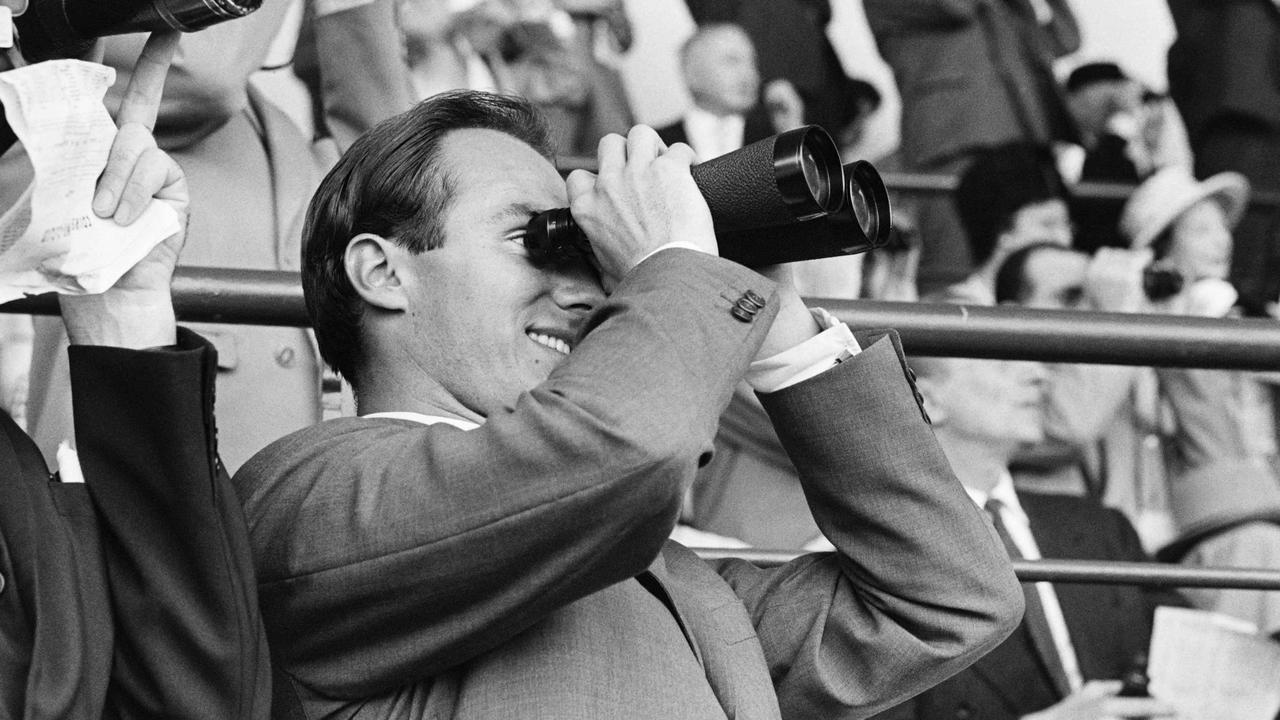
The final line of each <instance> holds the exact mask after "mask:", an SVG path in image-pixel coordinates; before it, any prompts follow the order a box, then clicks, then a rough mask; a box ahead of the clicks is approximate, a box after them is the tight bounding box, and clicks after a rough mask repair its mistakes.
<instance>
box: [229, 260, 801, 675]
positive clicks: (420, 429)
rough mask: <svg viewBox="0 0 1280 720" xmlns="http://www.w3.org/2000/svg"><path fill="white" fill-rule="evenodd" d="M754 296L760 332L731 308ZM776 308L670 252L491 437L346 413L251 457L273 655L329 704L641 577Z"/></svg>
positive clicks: (627, 283) (454, 658) (252, 508)
mask: <svg viewBox="0 0 1280 720" xmlns="http://www.w3.org/2000/svg"><path fill="white" fill-rule="evenodd" d="M747 289H751V290H753V291H755V292H757V293H758V294H760V295H761V296H762V297H764V298H766V299H767V303H766V307H765V308H764V309H761V310H760V311H759V313H758V314H757V315H756V316H755V319H754V321H753V322H742V321H740V320H739V319H735V317H734V316H733V315H732V314H731V312H730V310H731V308H733V307H734V303H735V302H736V301H737V299H738V298H739V297H741V296H742V295H743V293H744V292H745V291H746V290H747ZM776 304H777V302H776V293H775V292H774V290H773V286H772V284H771V283H770V282H769V281H768V280H766V279H764V278H763V277H761V276H759V275H757V274H756V273H754V272H751V271H749V270H747V269H746V268H743V267H741V266H738V265H735V264H733V263H730V262H727V261H724V260H721V259H718V258H713V257H709V256H707V255H703V254H701V253H697V252H693V251H688V250H664V251H662V252H660V253H658V254H656V255H654V256H653V257H651V258H649V259H647V260H645V261H644V262H643V263H641V264H640V265H639V266H638V267H636V268H635V269H634V270H632V271H631V273H629V274H628V276H627V277H626V278H625V279H624V280H623V282H622V283H621V284H620V285H619V287H618V288H617V289H616V290H615V291H614V292H613V294H612V295H611V296H610V298H609V300H608V302H607V303H606V304H605V305H604V306H603V307H601V308H599V309H597V310H596V312H595V313H594V314H593V315H592V317H591V321H590V324H589V327H588V328H587V329H586V331H585V334H584V336H583V337H582V338H581V341H580V342H579V344H578V345H577V346H576V347H575V348H574V350H573V354H572V355H570V357H569V358H568V359H567V360H566V361H565V362H564V363H563V364H561V365H560V366H559V367H557V368H556V369H555V371H554V372H552V373H551V375H550V377H549V378H548V379H547V380H546V381H545V382H544V383H542V384H541V385H539V386H537V387H535V388H533V389H532V390H531V391H529V392H526V393H522V394H521V395H520V396H519V398H518V399H515V398H513V403H512V405H511V406H510V407H508V408H505V409H504V410H503V411H501V412H498V413H494V414H491V415H490V416H489V417H488V419H487V421H486V422H485V424H484V425H483V426H481V427H480V428H477V429H475V430H470V431H461V430H458V429H456V428H451V427H447V426H442V425H433V426H424V425H419V424H416V423H408V424H406V423H404V422H403V421H391V420H371V419H363V418H360V419H344V420H338V421H333V422H331V423H325V424H322V425H321V426H319V427H317V428H313V429H311V430H309V431H303V432H302V433H300V434H298V435H295V436H292V437H290V438H286V439H284V440H283V441H281V442H279V443H276V444H274V445H273V446H271V447H269V448H268V449H267V450H265V451H263V452H262V453H260V454H259V455H258V456H257V457H255V458H254V459H252V460H250V461H249V463H247V464H246V465H245V466H244V468H242V469H241V470H240V471H239V472H238V473H237V475H236V483H237V485H238V487H239V489H240V490H241V491H242V493H244V494H246V495H247V498H246V505H247V507H248V510H249V516H250V522H251V527H252V535H253V542H254V544H255V551H256V557H257V560H258V563H259V565H258V571H259V575H260V578H261V586H260V594H261V597H262V603H263V608H264V611H263V613H264V619H265V620H266V623H267V627H268V632H269V634H270V638H271V643H272V652H273V655H274V657H275V658H276V659H277V660H278V661H280V662H282V663H283V664H284V665H285V666H286V667H287V669H288V671H289V673H290V674H291V675H292V676H293V677H294V678H295V679H296V680H297V681H298V682H300V683H302V684H304V685H306V686H307V687H309V688H311V689H313V690H315V691H316V692H321V693H324V694H326V695H328V696H330V697H338V698H352V697H362V696H366V695H369V694H374V693H378V692H385V691H387V690H389V689H392V688H395V687H399V686H401V685H404V684H405V683H407V682H410V681H416V680H420V679H421V678H424V677H430V676H432V675H436V674H438V673H440V672H442V671H444V670H447V669H449V668H451V667H454V666H457V665H459V664H461V663H463V662H466V661H467V660H469V659H471V658H473V657H475V656H477V655H479V654H481V653H483V652H486V651H489V650H491V649H493V648H496V647H498V646H500V645H501V644H503V643H505V642H507V641H508V640H510V639H511V638H512V637H514V636H515V635H517V634H518V633H520V632H522V631H523V630H525V629H527V628H528V627H529V626H530V625H532V624H533V623H535V622H537V621H539V620H541V619H542V618H544V617H546V616H547V615H549V614H550V613H552V612H554V611H555V610H558V609H559V608H561V607H563V606H565V605H567V604H569V603H571V602H574V601H575V600H578V599H579V598H582V597H584V596H586V595H588V594H590V593H593V592H596V591H598V590H600V589H603V588H605V587H607V586H609V585H612V584H614V583H617V582H620V581H622V580H625V579H628V578H630V577H633V576H634V575H636V574H637V573H639V572H641V571H643V570H644V569H645V568H647V567H648V566H649V564H650V563H651V562H652V561H653V560H654V558H655V557H656V556H657V554H658V552H659V551H660V549H661V547H662V545H663V543H664V542H665V540H666V537H667V535H668V534H669V533H670V532H671V529H672V527H673V526H674V524H675V520H676V516H677V513H678V510H679V505H680V501H681V498H682V496H683V491H684V489H685V488H687V487H688V485H689V483H690V482H692V479H693V475H694V471H695V469H696V467H697V465H698V464H699V462H700V460H701V458H702V456H703V455H704V454H706V453H707V452H709V450H710V447H711V439H712V437H713V435H714V433H715V428H716V424H717V420H718V418H719V415H720V413H721V412H722V411H723V409H724V407H725V405H727V403H728V399H729V395H730V392H731V391H732V388H733V384H734V382H735V381H736V380H737V379H738V378H740V377H741V375H742V373H743V372H744V371H745V370H746V367H747V364H748V363H749V362H750V360H751V358H752V357H753V356H754V354H755V351H756V349H757V348H758V347H759V345H760V342H761V341H762V340H763V338H764V334H765V333H766V332H767V329H768V327H769V324H770V322H771V320H772V317H773V314H774V313H776V307H775V306H776ZM353 668H358V669H359V671H358V672H356V671H353Z"/></svg>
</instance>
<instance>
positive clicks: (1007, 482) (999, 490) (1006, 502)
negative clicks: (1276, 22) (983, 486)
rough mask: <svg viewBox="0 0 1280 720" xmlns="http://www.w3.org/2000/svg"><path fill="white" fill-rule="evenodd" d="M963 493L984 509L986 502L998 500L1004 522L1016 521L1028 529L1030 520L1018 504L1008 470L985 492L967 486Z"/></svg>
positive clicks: (1020, 504) (1011, 477)
mask: <svg viewBox="0 0 1280 720" xmlns="http://www.w3.org/2000/svg"><path fill="white" fill-rule="evenodd" d="M964 491H965V492H966V493H969V497H970V498H971V499H972V500H973V502H975V503H976V504H977V505H978V507H986V505H987V501H988V500H992V499H994V500H999V501H1000V504H1001V505H1003V508H1002V512H1003V513H1005V522H1006V523H1008V521H1009V520H1016V521H1017V522H1018V523H1019V524H1021V525H1023V526H1024V527H1030V525H1031V520H1030V519H1029V518H1028V517H1027V513H1026V511H1025V510H1023V509H1022V503H1020V502H1018V493H1017V491H1016V490H1015V489H1014V487H1013V476H1012V475H1010V474H1009V471H1008V470H1005V471H1004V472H1002V473H1000V479H999V480H998V481H996V484H995V487H993V488H991V490H989V491H987V492H983V491H981V490H974V489H973V488H970V487H968V486H966V487H965V489H964Z"/></svg>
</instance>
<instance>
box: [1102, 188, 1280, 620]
mask: <svg viewBox="0 0 1280 720" xmlns="http://www.w3.org/2000/svg"><path fill="white" fill-rule="evenodd" d="M1248 201H1249V183H1248V181H1247V180H1246V179H1245V178H1244V176H1243V175H1240V174H1238V173H1232V172H1224V173H1220V174H1218V175H1214V176H1212V177H1209V178H1207V179H1205V180H1196V179H1195V178H1193V177H1192V176H1191V174H1190V173H1189V172H1188V171H1187V170H1185V169H1183V168H1166V169H1165V170H1161V171H1160V172H1158V173H1156V174H1155V175H1153V176H1152V177H1151V178H1149V179H1148V180H1147V181H1146V182H1144V183H1143V184H1142V185H1141V186H1139V187H1138V188H1137V190H1135V191H1134V193H1133V195H1132V196H1131V197H1130V199H1129V201H1128V203H1127V204H1126V206H1125V209H1124V212H1123V214H1122V216H1121V222H1120V226H1121V230H1122V232H1123V233H1124V234H1125V235H1126V236H1127V237H1128V238H1129V241H1130V244H1131V247H1133V248H1135V249H1141V248H1150V249H1151V251H1152V254H1153V256H1154V265H1155V266H1156V267H1163V268H1166V269H1170V270H1175V271H1177V273H1178V274H1179V275H1180V276H1181V277H1182V279H1183V286H1182V289H1181V290H1180V291H1179V292H1177V293H1175V294H1174V295H1173V296H1172V297H1170V298H1168V299H1166V300H1163V301H1161V302H1158V303H1155V309H1156V310H1157V311H1162V312H1167V313H1170V314H1182V315H1199V316H1207V317H1225V316H1228V315H1231V314H1234V313H1235V309H1234V308H1235V304H1236V301H1237V299H1238V295H1237V293H1236V290H1235V288H1233V287H1232V286H1231V284H1230V283H1229V282H1227V279H1226V278H1227V275H1228V272H1229V270H1230V268H1231V254H1232V249H1233V244H1234V243H1233V241H1232V230H1233V229H1234V228H1235V226H1236V223H1238V222H1239V221H1240V218H1241V216H1242V215H1243V214H1244V211H1245V208H1246V206H1247V205H1248ZM1259 377H1260V376H1259V375H1258V374H1256V373H1245V372H1234V371H1221V370H1216V371H1215V370H1176V371H1164V372H1161V373H1160V393H1161V396H1162V398H1163V399H1164V400H1165V401H1166V402H1165V404H1166V405H1167V406H1168V407H1169V408H1171V410H1172V415H1173V420H1174V423H1173V426H1174V429H1173V430H1172V435H1173V440H1174V441H1175V442H1174V443H1173V445H1172V447H1173V448H1174V449H1175V452H1174V457H1173V458H1172V462H1171V463H1170V465H1169V467H1170V472H1169V476H1168V483H1169V485H1168V490H1169V504H1170V510H1171V511H1172V514H1173V519H1174V522H1175V525H1176V537H1175V538H1174V540H1173V542H1171V543H1170V544H1168V545H1167V546H1166V547H1165V548H1164V549H1162V550H1161V551H1160V552H1159V553H1158V556H1159V557H1160V558H1161V559H1163V560H1165V561H1167V562H1182V563H1184V564H1189V565H1197V566H1208V567H1273V568H1280V480H1278V479H1277V472H1276V468H1277V464H1276V435H1275V427H1274V421H1273V419H1272V415H1271V404H1270V402H1269V399H1268V398H1267V397H1266V395H1265V393H1263V392H1262V391H1261V388H1260V386H1259V384H1258V382H1257V380H1258V378H1259ZM1188 595H1189V596H1190V597H1192V600H1193V601H1194V602H1196V604H1197V605H1199V606H1200V607H1203V608H1207V609H1213V610H1217V611H1220V612H1225V613H1228V614H1231V615H1234V616H1237V617H1240V618H1242V619H1245V620H1248V621H1250V622H1253V623H1255V624H1257V625H1258V626H1259V629H1261V630H1262V631H1264V632H1267V633H1272V634H1277V636H1280V593H1267V592H1261V591H1244V590H1216V589H1206V590H1197V591H1195V592H1192V593H1188Z"/></svg>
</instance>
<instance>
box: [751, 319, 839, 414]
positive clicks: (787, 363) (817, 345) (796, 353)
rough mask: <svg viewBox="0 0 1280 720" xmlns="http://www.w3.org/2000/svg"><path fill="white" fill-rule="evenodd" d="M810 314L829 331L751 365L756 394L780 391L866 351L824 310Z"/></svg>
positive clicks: (752, 385)
mask: <svg viewBox="0 0 1280 720" xmlns="http://www.w3.org/2000/svg"><path fill="white" fill-rule="evenodd" d="M809 312H811V313H813V317H814V319H815V320H817V321H818V325H819V326H821V327H823V328H825V329H824V330H823V331H822V332H820V333H818V334H817V335H814V336H813V337H811V338H809V339H808V340H805V341H804V342H802V343H800V344H799V345H796V346H795V347H793V348H789V349H787V350H783V351H782V352H780V353H778V354H777V355H772V356H770V357H767V358H764V359H762V360H756V361H755V362H753V363H751V366H750V367H748V368H747V374H746V381H747V383H748V384H749V385H751V387H752V389H754V390H755V391H756V392H760V393H771V392H777V391H778V390H781V389H783V388H785V387H790V386H792V385H795V384H796V383H799V382H803V381H805V380H808V379H809V378H811V377H813V376H815V375H819V374H821V373H823V372H825V371H827V370H830V369H831V368H833V367H835V366H836V365H838V364H840V363H842V362H844V361H845V360H847V359H849V358H851V357H853V356H854V355H857V354H858V353H859V352H862V348H860V347H859V346H858V341H857V340H856V339H854V337H853V333H852V332H851V331H850V330H849V326H848V325H845V324H844V323H842V322H840V321H839V320H838V319H836V317H835V316H834V315H832V314H831V313H829V312H827V311H826V310H823V309H822V308H811V309H810V310H809Z"/></svg>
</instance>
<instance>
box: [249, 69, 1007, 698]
mask: <svg viewBox="0 0 1280 720" xmlns="http://www.w3.org/2000/svg"><path fill="white" fill-rule="evenodd" d="M547 156H548V153H547V147H546V135H545V132H543V131H542V129H541V124H540V123H539V122H538V119H537V117H536V116H535V115H534V114H533V112H532V111H531V109H530V108H529V107H528V106H527V105H525V104H523V103H522V102H520V101H518V100H514V99H511V98H504V97H499V96H492V95H486V94H483V93H469V92H461V93H452V94H446V95H441V96H436V97H435V98H433V99H430V100H428V101H426V102H424V103H423V104H421V105H419V106H417V107H415V108H414V109H412V110H410V111H409V112H407V113H405V114H403V115H400V116H397V117H395V118H392V119H391V120H388V121H386V122H385V123H383V124H381V125H379V126H378V127H376V128H375V129H373V130H372V131H370V132H369V133H368V134H366V135H365V136H364V137H363V138H361V139H360V140H359V141H357V143H356V144H355V145H353V146H352V148H351V149H350V150H349V151H348V153H347V154H346V155H345V156H344V158H343V159H342V160H341V161H340V162H339V163H338V165H337V166H336V167H335V169H334V170H333V171H332V173H331V174H330V175H329V177H328V178H326V180H325V181H324V182H323V183H322V185H321V187H320V189H319V190H318V192H317V194H316V196H315V198H314V199H313V201H312V205H311V208H310V210H309V213H308V222H307V229H306V232H305V233H304V251H303V282H304V288H305V293H306V298H307V303H308V308H309V312H310V313H311V315H312V319H313V322H314V325H315V327H316V332H317V338H318V340H319V343H320V347H321V350H322V353H323V354H324V356H325V358H326V360H327V361H328V362H330V363H331V364H333V365H334V366H335V367H336V368H337V369H338V370H339V371H340V372H341V373H343V375H344V376H345V377H346V378H347V379H348V380H350V381H351V383H352V385H353V386H354V388H355V392H356V397H357V403H358V407H359V412H360V413H361V417H355V418H344V419H339V420H332V421H328V422H325V423H322V424H320V425H317V426H314V427H312V428H309V429H306V430H303V431H301V432H299V433H295V434H293V435H290V436H288V437H286V438H284V439H282V440H280V441H278V442H276V443H274V444H272V445H271V446H269V447H268V448H266V449H265V450H264V451H262V452H261V453H259V454H258V455H257V456H256V457H255V458H254V459H252V460H251V461H250V462H249V463H248V464H246V465H245V467H244V468H243V469H242V470H241V471H240V472H239V473H238V474H237V476H236V482H237V486H238V487H239V489H240V491H241V493H242V497H244V499H245V501H246V507H247V513H248V516H249V518H250V527H251V536H252V538H253V544H254V547H255V556H256V560H257V567H258V570H259V588H260V591H261V593H262V595H261V597H262V603H263V610H264V619H265V622H266V627H267V632H268V637H269V640H270V642H271V643H272V646H273V647H272V656H273V658H274V659H275V662H276V663H277V664H278V666H279V669H281V670H282V671H283V672H282V673H281V675H283V676H286V677H287V678H288V682H287V683H286V684H285V686H284V687H277V688H276V693H277V699H283V700H287V701H290V702H292V703H294V704H295V705H298V706H300V707H301V708H303V709H305V710H306V711H307V712H308V713H309V714H312V715H327V714H332V713H338V712H342V711H345V710H349V709H352V708H355V707H357V706H358V707H360V708H361V710H362V712H365V713H367V714H369V715H370V716H376V717H396V718H399V717H415V718H416V717H501V716H506V715H512V714H517V713H518V714H519V715H520V716H522V717H534V718H538V717H546V718H551V717H555V718H562V717H591V718H612V717H655V718H658V717H661V718H685V717H688V718H694V717H697V718H706V717H721V716H735V717H739V718H752V717H766V718H767V717H780V716H785V717H796V718H800V717H817V716H823V717H840V716H865V715H867V714H869V713H871V712H874V711H875V710H876V709H878V708H882V707H885V706H886V705H888V704H890V703H893V702H895V701H896V700H899V699H902V698H905V697H907V696H909V695H911V694H913V693H915V692H918V691H919V690H921V689H923V688H925V687H927V686H929V685H932V684H934V683H936V682H938V681H939V680H941V679H942V678H944V677H946V676H948V675H950V674H952V673H954V672H956V671H958V670H959V669H960V668H962V667H963V666H965V665H966V664H968V663H969V662H972V660H973V659H974V658H976V657H978V656H979V655H980V654H981V653H983V652H984V651H985V650H987V649H989V648H990V647H992V646H993V645H994V644H995V643H997V642H998V641H999V640H1000V639H1001V638H1003V637H1004V636H1005V635H1006V634H1007V633H1008V632H1009V630H1010V629H1011V627H1012V626H1013V625H1014V624H1015V623H1016V619H1017V617H1018V612H1019V608H1020V597H1021V593H1020V592H1019V590H1018V586H1017V583H1016V581H1015V579H1014V577H1013V575H1012V573H1011V572H1010V570H1009V567H1008V563H1007V558H1006V557H1005V555H1004V551H1003V550H1002V549H1001V548H1000V546H999V545H998V544H997V542H996V540H995V539H994V537H993V536H992V535H991V533H990V529H989V526H987V525H986V523H985V522H984V520H983V518H982V517H981V514H980V513H979V512H978V511H977V509H976V508H975V507H974V506H973V504H972V502H970V501H969V500H968V498H967V497H966V496H965V494H964V491H963V489H962V488H961V486H960V485H959V483H958V482H957V481H956V480H955V478H954V477H953V476H952V475H951V473H950V470H949V468H948V466H947V464H946V461H945V459H944V458H943V457H942V455H941V452H940V450H939V449H938V447H937V445H936V443H935V442H934V440H933V437H932V434H931V433H930V431H929V427H928V423H927V420H926V417H925V415H924V414H923V412H922V410H921V408H920V405H919V404H918V401H917V399H916V396H915V394H914V392H913V390H912V384H911V380H910V373H909V371H907V370H906V368H905V365H904V364H903V361H902V357H901V353H900V351H899V348H898V345H897V343H896V338H895V336H893V335H892V334H891V333H879V334H869V335H859V336H858V337H856V338H855V337H854V336H853V334H852V333H850V332H849V330H848V329H847V328H846V327H844V326H843V325H842V324H839V323H833V322H828V321H826V320H825V315H823V314H821V313H820V314H818V315H816V316H815V315H814V314H811V313H810V312H809V311H808V310H807V309H806V308H805V307H804V305H803V304H802V303H801V302H800V300H799V296H798V295H797V294H796V293H795V292H794V291H793V290H791V289H790V288H789V287H788V286H787V285H786V283H778V282H775V281H774V280H770V279H768V278H766V277H765V276H763V275H761V274H759V273H757V272H755V271H752V270H749V269H747V268H745V267H742V266H740V265H737V264H734V263H731V262H728V261H725V260H723V259H720V258H717V257H716V250H717V245H716V240H715V236H714V234H713V230H712V223H711V216H710V213H709V211H708V209H707V206H706V203H705V201H703V200H702V198H701V196H700V195H699V193H698V191H697V188H696V186H695V184H694V183H693V182H692V179H691V176H690V174H689V170H688V168H689V166H690V165H691V164H692V163H693V162H694V156H693V153H692V151H691V150H690V149H689V148H688V147H687V146H685V145H679V144H677V145H675V146H672V147H670V148H668V147H666V146H665V145H664V144H663V143H662V142H661V141H660V140H659V139H658V137H657V135H656V133H654V131H653V130H651V129H649V128H647V127H637V128H635V129H633V130H632V131H631V132H630V133H629V134H628V136H627V137H626V138H625V139H624V138H622V137H620V136H617V135H610V136H608V137H606V138H605V139H604V140H602V141H601V143H600V148H599V161H600V162H599V167H600V172H599V174H598V175H591V174H589V173H585V172H575V173H574V174H572V175H570V176H569V178H568V181H567V182H565V181H563V180H561V178H560V176H559V174H558V173H557V172H556V170H555V167H554V166H553V165H552V164H551V163H550V162H549V161H548V160H547ZM566 204H567V205H568V206H569V207H570V208H571V209H572V211H573V214H574V217H575V219H576V220H577V222H578V223H579V224H580V227H581V228H582V229H583V231H584V232H585V233H586V234H587V236H588V237H589V239H590V241H591V244H592V248H593V251H594V253H593V254H594V257H595V262H596V263H597V264H595V265H588V264H586V263H585V262H584V261H582V260H580V259H579V260H577V261H573V260H569V261H566V262H564V263H563V264H559V265H554V264H541V265H539V264H535V263H533V262H531V261H530V260H529V258H528V256H527V252H526V248H525V247H524V244H523V240H522V232H523V230H524V228H525V226H526V224H527V223H528V221H529V218H530V217H531V216H532V215H533V214H535V213H537V212H539V211H542V210H546V209H549V208H555V207H561V206H564V205H566ZM820 318H823V320H822V323H821V324H825V325H828V326H829V327H827V328H826V329H823V328H822V327H821V326H820V321H819V319H820ZM744 375H745V376H746V377H747V378H748V379H749V380H751V381H752V382H753V383H755V384H756V387H757V388H758V389H759V390H760V391H761V393H762V399H763V402H764V403H765V405H766V407H767V408H768V409H769V411H770V412H771V413H772V414H773V417H774V421H775V423H776V425H777V426H778V428H779V431H780V434H781V435H782V438H783V442H784V444H785V445H786V446H787V447H788V449H789V450H790V451H791V452H792V453H793V455H794V457H795V459H796V463H797V465H798V466H799V468H800V475H801V478H802V482H803V483H804V485H805V490H806V492H808V493H809V495H810V498H811V499H812V501H813V503H814V508H815V513H816V514H817V516H818V523H819V525H820V526H821V527H822V528H823V529H824V531H825V532H826V533H827V534H828V536H829V537H830V538H831V539H832V541H833V543H834V544H835V546H836V547H837V548H838V551H837V552H835V553H828V554H818V555H809V556H805V557H802V558H800V559H798V560H796V561H795V562H792V563H789V564H787V565H784V566H781V567H778V568H773V569H762V568H758V567H756V566H753V565H750V564H748V563H746V562H742V561H733V560H729V561H721V562H717V563H710V564H708V563H706V562H704V561H702V560H700V559H699V558H697V557H696V556H694V555H693V554H692V553H690V552H689V551H688V550H686V549H685V548H683V547H682V546H680V545H677V544H675V543H667V542H665V539H666V537H667V535H668V533H669V532H670V531H671V528H672V526H673V524H674V522H675V520H676V516H677V513H678V510H679V505H680V501H681V498H682V496H683V493H684V490H685V489H686V487H687V486H688V484H689V483H690V482H691V481H692V478H693V475H694V471H695V470H696V468H697V467H698V465H699V464H700V463H701V462H704V461H705V456H706V454H707V453H708V452H709V451H710V448H711V439H712V436H713V434H714V432H715V427H716V423H717V419H718V417H719V414H720V412H721V411H722V410H723V408H724V406H725V404H726V402H727V401H728V398H729V394H730V392H731V390H732V388H733V385H734V383H736V382H737V381H738V380H739V379H740V378H742V377H743V376H744ZM956 548H963V551H962V552H957V551H956ZM908 568H909V570H908ZM282 693H283V695H282Z"/></svg>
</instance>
